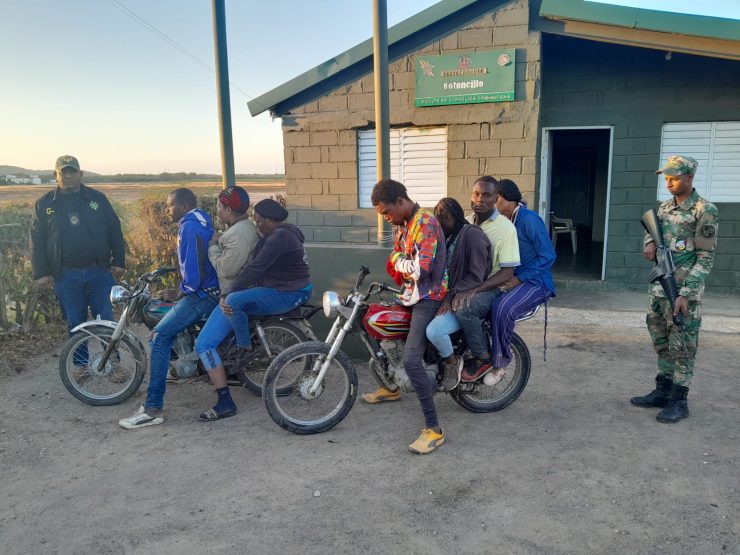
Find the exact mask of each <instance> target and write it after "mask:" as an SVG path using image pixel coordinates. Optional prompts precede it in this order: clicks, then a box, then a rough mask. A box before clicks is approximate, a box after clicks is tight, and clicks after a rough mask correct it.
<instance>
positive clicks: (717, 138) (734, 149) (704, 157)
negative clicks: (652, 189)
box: [658, 121, 740, 202]
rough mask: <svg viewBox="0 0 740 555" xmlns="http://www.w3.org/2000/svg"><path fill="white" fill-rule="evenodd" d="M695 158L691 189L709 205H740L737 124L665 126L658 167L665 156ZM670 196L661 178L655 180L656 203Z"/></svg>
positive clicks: (719, 122) (739, 139)
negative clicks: (734, 203)
mask: <svg viewBox="0 0 740 555" xmlns="http://www.w3.org/2000/svg"><path fill="white" fill-rule="evenodd" d="M673 154H682V155H685V156H691V157H692V158H696V160H697V161H698V162H699V168H698V170H697V172H696V175H695V176H694V188H695V189H696V191H697V192H698V193H699V194H700V195H701V196H703V197H704V198H706V199H708V200H710V201H712V202H740V121H718V122H702V123H666V124H664V125H663V134H662V137H661V143H660V164H661V166H662V165H663V164H664V163H665V162H666V160H667V159H668V157H669V156H671V155H673ZM668 198H670V193H669V192H668V191H667V189H666V187H665V177H663V176H662V175H660V176H659V179H658V199H659V200H666V199H668Z"/></svg>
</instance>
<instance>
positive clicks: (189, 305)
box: [144, 293, 218, 409]
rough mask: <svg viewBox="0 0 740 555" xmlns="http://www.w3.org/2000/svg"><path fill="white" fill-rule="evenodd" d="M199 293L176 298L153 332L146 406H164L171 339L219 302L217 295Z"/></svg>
mask: <svg viewBox="0 0 740 555" xmlns="http://www.w3.org/2000/svg"><path fill="white" fill-rule="evenodd" d="M198 294H199V293H193V294H191V295H187V296H185V297H183V298H182V299H180V300H179V301H177V303H175V306H173V307H172V310H170V311H169V312H168V313H167V314H165V316H164V318H162V320H160V322H159V323H158V324H157V325H156V326H155V327H154V330H153V331H154V336H153V337H152V339H150V341H149V347H150V349H151V355H150V357H151V358H150V361H151V370H150V372H149V388H148V389H147V392H146V403H145V404H144V406H145V407H146V408H152V409H161V408H163V407H164V393H165V390H166V388H167V369H168V368H169V366H170V354H171V351H172V342H173V341H174V340H175V337H176V336H177V334H178V333H180V332H181V331H182V330H184V329H185V328H187V327H189V326H191V325H193V324H195V323H196V322H199V321H201V320H203V319H204V318H206V317H207V316H208V315H209V314H210V313H211V311H212V310H213V309H214V308H215V307H216V306H217V305H218V301H217V300H216V298H214V297H212V296H211V295H205V296H204V297H203V298H200V297H199V296H198Z"/></svg>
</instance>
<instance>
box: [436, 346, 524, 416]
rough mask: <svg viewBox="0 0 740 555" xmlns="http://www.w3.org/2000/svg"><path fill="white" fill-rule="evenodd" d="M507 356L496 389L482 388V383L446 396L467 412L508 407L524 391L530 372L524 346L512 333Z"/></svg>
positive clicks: (463, 384) (459, 388)
mask: <svg viewBox="0 0 740 555" xmlns="http://www.w3.org/2000/svg"><path fill="white" fill-rule="evenodd" d="M511 353H512V355H513V358H512V360H511V364H509V365H508V366H507V367H506V374H505V376H504V378H503V379H502V380H501V381H500V382H498V383H497V384H496V385H492V386H488V385H485V384H484V383H483V380H482V379H479V380H478V381H477V382H474V383H472V384H466V383H464V382H463V383H460V385H458V386H457V387H456V388H455V389H453V390H452V391H450V396H451V397H452V398H453V399H454V400H455V401H456V402H457V404H459V405H460V406H461V407H463V408H465V409H467V410H469V411H471V412H496V411H499V410H503V409H505V408H506V407H508V406H509V405H510V404H511V403H513V402H514V401H516V400H517V399H518V398H519V396H520V395H521V394H522V391H524V388H525V387H526V386H527V382H528V381H529V373H530V371H531V368H532V359H531V358H530V356H529V349H528V348H527V344H526V343H524V340H522V338H521V337H519V336H518V335H517V334H516V333H515V334H514V335H513V336H512V337H511Z"/></svg>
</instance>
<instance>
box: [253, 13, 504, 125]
mask: <svg viewBox="0 0 740 555" xmlns="http://www.w3.org/2000/svg"><path fill="white" fill-rule="evenodd" d="M510 1H511V0H444V1H443V2H439V3H438V4H434V5H433V6H430V7H429V8H427V9H425V10H423V11H421V12H419V13H418V14H416V15H414V16H412V17H410V18H408V19H406V20H405V21H402V22H401V23H398V24H397V25H394V26H393V27H390V28H389V29H388V60H389V61H394V60H398V59H399V58H402V57H403V56H406V55H407V54H410V53H411V52H414V51H416V50H419V49H420V48H423V47H424V46H426V45H428V44H430V43H432V42H434V41H435V40H439V39H440V38H442V37H443V36H445V35H446V34H449V33H450V32H452V31H453V30H455V29H459V28H461V27H464V26H465V25H467V24H469V23H471V22H473V21H475V20H476V19H478V18H480V17H482V16H484V15H485V14H487V13H489V12H491V11H493V10H494V9H496V8H497V7H499V6H501V5H503V4H506V3H508V2H510ZM372 70H373V41H372V38H370V39H368V40H366V41H364V42H361V43H360V44H358V45H357V46H354V47H353V48H350V49H349V50H347V51H346V52H343V53H341V54H339V55H337V56H335V57H334V58H331V59H330V60H327V61H326V62H324V63H323V64H320V65H318V66H316V67H314V68H313V69H309V70H308V71H306V72H305V73H303V74H301V75H299V76H298V77H296V78H294V79H291V80H290V81H288V82H287V83H283V84H282V85H280V86H278V87H276V88H274V89H272V90H271V91H269V92H267V93H265V94H263V95H262V96H259V97H258V98H255V99H254V100H251V101H250V102H248V103H247V106H248V107H249V112H250V113H251V114H252V115H253V116H256V115H257V114H261V113H262V112H264V111H266V110H270V112H271V113H272V114H274V115H277V116H281V115H284V114H286V113H288V112H289V111H290V110H291V109H292V108H295V107H296V106H301V105H303V104H306V103H308V102H311V101H312V100H315V99H316V98H319V97H320V96H323V95H324V94H327V93H328V92H330V91H332V90H334V89H336V88H338V87H341V86H343V85H348V84H349V83H352V82H353V81H356V80H357V79H360V78H362V77H364V76H365V75H368V74H369V73H372Z"/></svg>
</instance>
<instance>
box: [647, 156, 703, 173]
mask: <svg viewBox="0 0 740 555" xmlns="http://www.w3.org/2000/svg"><path fill="white" fill-rule="evenodd" d="M698 166H699V162H697V161H696V160H694V159H693V158H691V157H690V156H677V155H674V156H669V157H668V160H667V161H666V163H665V165H664V166H663V167H662V168H660V169H659V170H658V171H656V172H655V173H656V174H661V173H664V174H666V175H670V176H673V177H675V176H677V175H681V174H683V173H688V174H691V175H694V174H695V173H696V168H697V167H698Z"/></svg>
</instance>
